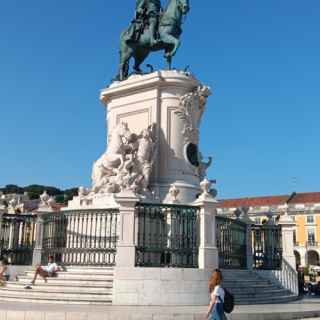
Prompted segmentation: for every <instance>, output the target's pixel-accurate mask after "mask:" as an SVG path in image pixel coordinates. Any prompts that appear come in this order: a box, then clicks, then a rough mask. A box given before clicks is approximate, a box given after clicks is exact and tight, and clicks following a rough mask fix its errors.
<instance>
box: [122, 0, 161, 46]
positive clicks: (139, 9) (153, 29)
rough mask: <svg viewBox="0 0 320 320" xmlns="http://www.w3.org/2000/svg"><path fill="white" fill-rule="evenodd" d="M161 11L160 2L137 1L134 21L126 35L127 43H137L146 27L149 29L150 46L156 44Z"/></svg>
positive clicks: (155, 0) (152, 0) (157, 0)
mask: <svg viewBox="0 0 320 320" xmlns="http://www.w3.org/2000/svg"><path fill="white" fill-rule="evenodd" d="M160 11H161V1H160V0H137V1H136V12H135V19H134V20H133V21H132V24H131V26H130V28H129V30H128V33H127V35H126V40H127V41H133V42H136V41H139V38H140V36H141V34H142V33H143V32H144V30H145V28H146V26H148V27H149V29H150V38H151V45H152V46H153V45H155V44H157V42H158V38H159V36H158V26H159V17H160Z"/></svg>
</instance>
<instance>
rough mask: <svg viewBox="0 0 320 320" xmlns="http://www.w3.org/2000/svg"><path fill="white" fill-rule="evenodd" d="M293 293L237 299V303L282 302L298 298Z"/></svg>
mask: <svg viewBox="0 0 320 320" xmlns="http://www.w3.org/2000/svg"><path fill="white" fill-rule="evenodd" d="M297 299H298V298H297V297H296V296H293V295H286V296H280V297H269V298H262V299H261V298H250V299H235V305H252V304H282V303H288V302H292V301H295V300H297Z"/></svg>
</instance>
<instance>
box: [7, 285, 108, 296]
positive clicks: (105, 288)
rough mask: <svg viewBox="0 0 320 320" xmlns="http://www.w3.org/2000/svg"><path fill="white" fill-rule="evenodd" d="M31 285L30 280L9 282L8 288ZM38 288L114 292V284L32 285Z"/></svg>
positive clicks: (53, 290) (50, 290)
mask: <svg viewBox="0 0 320 320" xmlns="http://www.w3.org/2000/svg"><path fill="white" fill-rule="evenodd" d="M27 285H30V284H29V283H28V282H8V283H7V285H6V288H7V289H24V287H25V286H27ZM31 286H32V288H33V289H36V290H46V291H49V292H62V293H63V292H81V293H82V292H86V293H100V292H101V293H105V292H107V293H110V292H112V284H108V285H103V286H75V285H72V286H70V285H68V286H66V285H63V284H60V285H57V284H52V283H36V285H31Z"/></svg>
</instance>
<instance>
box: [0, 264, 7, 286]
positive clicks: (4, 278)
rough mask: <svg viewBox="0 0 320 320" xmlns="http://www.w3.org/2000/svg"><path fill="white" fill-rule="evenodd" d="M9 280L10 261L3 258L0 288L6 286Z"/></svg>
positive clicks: (0, 269)
mask: <svg viewBox="0 0 320 320" xmlns="http://www.w3.org/2000/svg"><path fill="white" fill-rule="evenodd" d="M8 280H9V279H8V261H7V259H6V258H3V259H2V260H1V262H0V286H1V287H3V286H5V285H6V281H8Z"/></svg>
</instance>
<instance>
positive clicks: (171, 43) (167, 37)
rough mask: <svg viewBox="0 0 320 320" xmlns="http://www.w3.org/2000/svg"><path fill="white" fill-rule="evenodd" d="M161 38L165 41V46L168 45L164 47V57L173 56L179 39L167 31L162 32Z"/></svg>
mask: <svg viewBox="0 0 320 320" xmlns="http://www.w3.org/2000/svg"><path fill="white" fill-rule="evenodd" d="M161 40H162V41H163V42H164V43H165V46H166V47H169V48H168V49H166V53H165V58H167V57H168V56H171V57H173V56H175V54H176V53H177V50H178V49H179V47H180V44H181V41H180V40H179V39H177V38H175V37H174V36H172V35H171V34H168V33H165V34H162V39H161ZM171 48H172V49H171Z"/></svg>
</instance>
